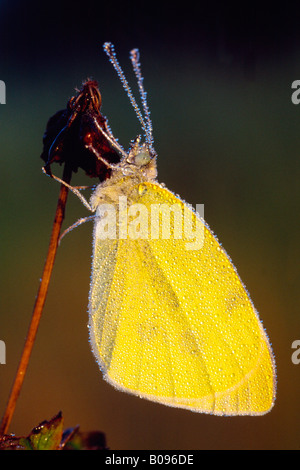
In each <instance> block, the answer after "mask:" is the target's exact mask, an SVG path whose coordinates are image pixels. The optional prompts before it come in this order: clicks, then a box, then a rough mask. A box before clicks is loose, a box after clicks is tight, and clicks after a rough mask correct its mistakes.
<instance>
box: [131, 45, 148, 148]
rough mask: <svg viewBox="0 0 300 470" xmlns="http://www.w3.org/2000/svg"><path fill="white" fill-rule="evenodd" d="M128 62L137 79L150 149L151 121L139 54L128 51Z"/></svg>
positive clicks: (137, 51)
mask: <svg viewBox="0 0 300 470" xmlns="http://www.w3.org/2000/svg"><path fill="white" fill-rule="evenodd" d="M130 60H131V63H132V66H133V70H134V73H135V76H136V79H137V83H138V87H139V91H140V96H141V101H142V105H143V110H144V113H145V119H146V124H147V127H146V142H147V143H148V145H149V146H150V147H151V148H152V145H153V137H152V121H151V119H150V111H149V108H148V104H147V93H146V91H145V89H144V85H143V81H144V77H143V76H142V71H141V64H140V53H139V50H138V49H132V51H130Z"/></svg>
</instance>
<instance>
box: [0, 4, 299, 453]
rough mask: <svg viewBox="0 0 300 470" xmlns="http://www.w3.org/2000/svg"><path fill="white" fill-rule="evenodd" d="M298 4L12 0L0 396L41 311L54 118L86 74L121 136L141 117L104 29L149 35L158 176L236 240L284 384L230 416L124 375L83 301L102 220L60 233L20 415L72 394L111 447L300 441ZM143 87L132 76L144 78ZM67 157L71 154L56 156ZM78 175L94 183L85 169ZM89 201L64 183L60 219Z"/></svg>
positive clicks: (33, 415) (135, 38)
mask: <svg viewBox="0 0 300 470" xmlns="http://www.w3.org/2000/svg"><path fill="white" fill-rule="evenodd" d="M298 16H299V15H298V13H297V9H293V8H291V7H290V6H285V5H281V6H278V5H277V6H276V4H274V5H273V6H272V8H270V9H268V8H267V7H265V8H264V6H263V4H262V3H261V2H260V4H259V5H255V3H253V2H252V3H251V5H250V4H249V5H247V4H246V3H244V2H243V4H242V5H241V6H240V7H237V6H236V5H232V4H230V5H229V4H227V3H226V4H225V3H220V4H216V3H214V4H213V5H212V6H210V7H209V6H207V4H206V2H205V3H203V4H202V3H201V2H184V4H182V5H180V4H179V5H177V4H176V3H174V2H164V3H162V4H161V5H159V4H156V3H155V2H154V3H153V2H152V3H151V4H150V3H149V4H147V6H146V5H143V4H141V3H134V2H123V3H122V4H118V3H107V2H103V1H89V0H87V1H86V2H76V1H73V2H67V1H61V2H58V1H52V2H48V3H43V2H36V1H32V0H30V1H26V2H25V1H11V2H8V1H6V2H4V1H2V2H0V45H1V47H0V79H1V80H4V81H5V83H6V87H7V96H6V100H7V103H6V104H5V105H0V178H1V198H0V201H1V283H0V286H1V290H0V301H1V312H0V339H1V340H3V341H5V343H6V347H7V364H6V365H0V414H2V412H3V411H4V407H5V404H6V401H7V399H8V395H9V390H10V387H11V385H12V381H13V378H14V374H15V372H16V368H17V365H18V361H19V358H20V354H21V351H22V347H23V344H24V339H25V336H26V332H27V328H28V325H29V321H30V317H31V312H32V308H33V305H34V300H35V296H36V293H37V289H38V285H39V279H40V276H41V274H42V269H43V264H44V260H45V256H46V252H47V247H48V242H49V236H50V230H51V226H52V221H53V218H54V213H55V208H56V202H57V197H58V193H59V185H58V184H57V183H56V182H55V181H53V180H50V178H47V177H46V176H44V175H43V174H42V172H41V166H42V161H41V160H40V158H39V155H40V153H41V151H42V136H43V132H44V129H45V126H46V122H47V120H48V118H49V117H50V116H51V115H52V114H54V113H55V112H56V111H57V110H58V109H62V108H64V107H65V104H66V102H67V100H68V99H69V97H70V96H72V94H73V92H74V88H75V87H80V85H81V82H82V80H84V79H85V78H87V77H93V78H95V79H97V80H98V82H99V86H100V90H101V93H102V98H103V107H102V112H103V114H104V115H106V116H107V117H108V118H109V123H110V126H111V128H112V130H113V132H114V134H115V135H116V136H118V137H119V139H120V142H121V143H122V144H123V145H124V146H125V147H126V146H127V143H128V142H129V141H130V139H132V138H133V137H135V136H136V135H137V134H138V133H139V132H140V130H139V125H138V122H137V119H136V117H135V114H134V112H133V110H132V108H131V107H130V104H129V101H128V99H127V97H126V94H125V93H124V91H123V89H122V86H121V85H120V83H119V81H118V78H117V76H116V74H115V72H114V71H113V69H112V67H111V65H110V63H109V61H108V60H107V57H106V55H105V54H104V53H103V51H102V48H101V45H102V44H103V42H105V41H112V42H114V44H115V47H116V50H117V53H118V57H119V60H120V62H121V64H122V65H123V67H124V70H125V71H126V73H127V75H128V78H129V80H130V81H131V82H133V80H134V77H133V73H132V71H131V69H130V63H129V60H128V52H129V50H130V49H132V48H133V47H138V48H139V49H140V52H141V61H142V69H143V74H144V77H145V81H144V83H145V87H146V89H147V91H148V98H149V106H150V108H151V116H152V119H153V126H154V137H155V148H156V150H157V152H158V154H159V160H158V170H159V180H160V181H161V182H164V183H165V184H166V185H167V187H168V188H169V189H171V190H172V191H174V192H175V193H177V194H180V195H181V197H182V198H184V199H185V200H186V201H188V202H189V203H192V204H196V203H204V205H205V218H206V220H207V222H208V224H209V225H210V226H211V228H212V230H213V231H214V232H215V233H216V234H217V235H218V237H219V239H220V241H221V242H222V244H223V246H224V247H225V249H226V250H227V252H228V253H229V254H230V256H231V258H232V260H233V262H234V263H235V265H236V267H237V269H238V271H239V274H240V276H241V277H242V279H243V281H244V283H245V284H246V286H247V289H248V290H249V292H250V293H251V297H252V299H253V301H254V303H255V305H256V308H257V309H258V311H259V312H260V316H261V318H262V320H263V323H264V326H265V328H266V329H267V332H268V335H269V337H270V340H271V342H272V346H273V349H274V353H275V356H276V361H277V373H278V398H277V402H276V405H275V407H274V409H273V410H272V412H271V413H269V414H268V415H266V416H263V417H236V418H220V417H213V416H208V415H201V414H197V413H191V412H188V411H185V410H176V409H174V408H168V407H164V406H162V405H158V404H154V403H151V402H148V401H144V400H140V399H138V398H135V397H133V396H129V395H127V394H125V393H121V392H118V391H116V390H115V389H113V388H112V387H111V386H110V385H108V384H107V383H106V382H104V381H103V380H102V376H101V373H100V372H99V370H98V367H97V365H96V362H95V360H94V357H93V356H92V353H91V351H90V346H89V343H88V330H87V326H86V325H87V302H88V289H89V277H90V264H91V247H92V238H91V237H92V225H91V224H86V225H85V226H81V227H80V228H78V229H76V230H74V231H73V232H71V233H70V234H69V235H68V236H67V237H66V238H65V239H64V240H63V242H62V245H61V247H60V248H59V251H58V255H57V259H56V263H55V267H54V271H53V276H52V280H51V284H50V289H49V293H48V297H47V301H46V305H45V309H44V313H43V317H42V321H41V324H40V328H39V331H38V336H37V340H36V343H35V346H34V350H33V354H32V358H31V361H30V365H29V368H28V372H27V375H26V378H25V382H24V386H23V389H22V393H21V396H20V398H19V401H18V404H17V408H16V412H15V415H14V419H13V421H12V424H11V427H10V431H11V432H14V433H16V434H17V435H21V434H22V435H24V434H27V433H28V432H29V431H30V430H31V428H32V427H34V426H35V425H37V424H38V423H39V422H41V421H42V420H44V419H50V418H51V417H52V416H53V415H55V414H56V413H57V412H58V411H59V410H62V412H63V415H64V418H65V427H68V426H75V425H77V424H80V427H81V429H82V430H85V431H88V430H102V431H103V432H105V433H106V436H107V444H108V446H109V447H110V448H111V449H268V448H271V449H298V448H299V446H300V425H299V423H300V400H299V392H300V365H299V366H297V365H294V364H293V363H292V361H291V354H292V352H293V351H292V349H291V344H292V342H293V341H294V340H295V339H300V318H299V287H297V286H298V282H299V271H300V269H299V255H300V248H299V204H300V191H299V178H300V165H299V153H300V150H299V149H300V132H299V129H300V106H296V105H294V104H292V101H291V94H292V89H291V84H292V82H293V81H294V80H297V79H300V41H299V33H298V25H299V18H298ZM133 89H134V90H136V88H135V87H134V85H133ZM55 170H56V174H58V175H59V174H61V168H59V167H57V168H54V171H55ZM73 182H74V184H89V183H90V181H89V180H88V178H87V177H86V176H85V175H84V174H83V173H82V172H79V173H78V174H77V175H75V176H74V178H73ZM85 215H89V214H87V211H86V210H85V208H84V207H83V206H82V205H81V203H80V202H79V201H78V200H77V199H76V197H75V196H73V195H69V200H68V205H67V211H66V219H65V223H64V227H65V228H66V227H68V226H69V225H71V224H72V223H73V222H75V221H76V220H77V219H78V218H80V217H84V216H85Z"/></svg>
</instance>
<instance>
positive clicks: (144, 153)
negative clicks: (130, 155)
mask: <svg viewBox="0 0 300 470" xmlns="http://www.w3.org/2000/svg"><path fill="white" fill-rule="evenodd" d="M150 160H151V155H150V153H149V150H148V149H146V148H141V149H140V150H139V151H138V153H137V154H136V155H135V156H134V163H135V165H137V166H145V165H148V163H149V162H150Z"/></svg>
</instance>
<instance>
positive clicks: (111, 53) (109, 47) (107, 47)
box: [103, 42, 149, 141]
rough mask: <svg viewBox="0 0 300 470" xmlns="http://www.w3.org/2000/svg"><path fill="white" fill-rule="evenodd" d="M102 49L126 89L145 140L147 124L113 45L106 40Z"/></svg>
mask: <svg viewBox="0 0 300 470" xmlns="http://www.w3.org/2000/svg"><path fill="white" fill-rule="evenodd" d="M103 49H104V51H105V52H106V54H107V55H108V57H109V60H110V62H111V63H112V64H113V66H114V69H115V70H116V72H117V73H118V75H119V78H120V80H121V82H122V85H123V87H124V88H125V90H126V93H127V95H128V97H129V99H130V102H131V104H132V106H133V109H134V110H135V113H136V115H137V117H138V119H139V121H140V123H141V126H142V128H143V129H144V132H145V135H146V137H147V141H148V139H149V138H148V125H146V124H145V121H144V119H143V116H142V113H141V111H140V108H139V107H138V104H137V102H136V100H135V98H134V96H133V94H132V91H131V89H130V86H129V85H128V82H127V80H126V77H125V75H124V72H123V70H122V69H121V66H120V64H119V62H118V59H117V56H116V53H115V49H114V46H113V44H111V43H110V42H106V43H105V44H104V45H103Z"/></svg>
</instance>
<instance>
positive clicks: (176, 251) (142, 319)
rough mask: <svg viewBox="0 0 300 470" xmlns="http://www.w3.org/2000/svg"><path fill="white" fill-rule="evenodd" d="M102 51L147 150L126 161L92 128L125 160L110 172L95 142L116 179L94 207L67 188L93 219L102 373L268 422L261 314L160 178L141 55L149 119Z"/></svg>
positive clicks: (270, 382) (168, 401) (95, 339)
mask: <svg viewBox="0 0 300 470" xmlns="http://www.w3.org/2000/svg"><path fill="white" fill-rule="evenodd" d="M104 50H105V52H106V53H107V55H108V56H109V59H110V61H111V62H112V64H113V66H114V68H115V70H116V71H117V73H118V75H119V77H120V80H121V82H122V84H123V86H124V88H125V90H126V92H127V95H128V97H129V99H130V101H131V104H132V106H133V108H134V110H135V112H136V115H137V117H138V119H139V120H140V123H141V126H142V129H143V131H144V142H143V141H142V137H141V136H138V137H137V138H136V139H135V140H134V141H133V142H132V143H131V146H130V149H129V151H125V150H124V148H123V147H122V146H121V145H120V144H119V143H118V141H117V139H115V137H114V136H113V134H112V132H111V130H110V129H109V128H103V127H101V126H100V125H99V124H98V123H97V120H96V118H95V119H94V125H95V127H96V128H98V131H99V133H101V134H102V135H103V136H104V137H105V139H106V141H107V142H109V143H110V145H111V146H112V148H113V149H114V150H116V151H117V152H118V153H119V154H120V156H121V160H120V162H119V163H111V162H108V161H106V160H105V159H104V158H103V156H102V155H101V153H99V152H98V151H97V149H96V148H95V147H94V146H93V145H92V143H87V144H86V145H87V148H88V149H89V151H90V152H93V153H94V155H95V156H96V157H97V159H99V161H101V162H102V163H103V164H105V165H106V166H107V168H109V169H110V170H111V174H110V177H109V178H107V179H106V180H105V181H102V182H101V183H100V184H99V185H98V186H97V187H96V189H95V190H94V192H93V194H92V195H91V198H90V201H89V202H88V201H87V200H86V199H85V198H84V197H83V196H82V194H81V193H80V191H79V190H77V189H76V188H73V187H72V186H69V185H67V184H66V183H64V184H66V185H67V186H68V187H69V188H70V189H71V190H72V191H73V192H74V193H75V194H76V195H77V196H78V197H79V198H80V199H81V201H82V202H83V204H84V205H85V206H86V207H87V208H88V209H89V210H90V211H92V212H93V213H94V215H93V216H92V219H93V220H94V235H93V261H92V275H91V285H90V292H89V335H90V342H91V347H92V351H93V353H94V355H95V357H96V360H97V362H98V364H99V367H100V369H101V371H102V373H103V376H104V378H105V379H106V380H107V381H108V382H109V383H110V384H111V385H113V386H115V387H116V388H117V389H118V390H121V391H125V392H128V393H131V394H134V395H137V396H139V397H141V398H146V399H149V400H152V401H154V402H158V403H161V404H164V405H169V406H173V407H178V408H185V409H188V410H191V411H195V412H203V413H211V414H214V415H224V416H230V415H262V414H265V413H267V412H268V411H269V410H270V409H271V408H272V407H273V405H274V401H275V395H276V370H275V360H274V356H273V353H272V349H271V345H270V342H269V340H268V337H267V334H266V332H265V330H264V328H263V326H262V323H261V321H260V319H259V316H258V313H257V311H256V309H255V307H254V305H253V303H252V301H251V299H250V296H249V294H248V292H247V290H246V288H245V286H244V284H243V283H242V281H241V279H240V277H239V275H238V273H237V270H236V268H235V266H234V265H233V263H232V261H231V259H230V258H229V256H228V254H227V253H226V251H225V250H224V248H223V247H222V245H221V244H220V243H219V241H218V239H217V238H216V236H215V235H214V234H213V232H212V231H211V230H210V228H209V226H208V225H207V223H206V222H205V221H204V219H203V218H202V217H201V216H200V215H199V214H198V213H197V212H196V211H194V210H193V208H191V206H189V205H188V204H187V203H185V202H184V201H183V200H181V199H180V198H179V197H178V196H177V195H175V194H174V193H173V192H171V191H169V190H168V189H167V188H166V187H165V186H164V185H163V184H161V183H159V182H158V180H157V169H156V159H157V155H156V152H155V150H154V147H153V137H152V123H151V120H150V112H149V108H148V105H147V100H146V92H145V90H144V86H143V77H142V73H141V66H140V62H139V52H138V50H137V49H134V50H132V51H131V53H130V58H131V62H132V66H133V69H134V72H135V75H136V79H137V83H138V87H139V93H140V98H141V102H142V106H143V108H142V109H143V113H142V112H141V111H140V108H139V106H138V104H137V102H136V100H135V98H134V96H133V94H132V91H131V89H130V87H129V85H128V82H127V79H126V77H125V75H124V73H123V70H122V69H121V67H120V65H119V62H118V60H117V57H116V54H115V50H114V46H113V45H112V44H111V43H105V44H104ZM55 178H56V179H57V180H58V181H61V180H60V179H59V178H57V177H55ZM61 182H62V181H61ZM88 219H89V220H90V219H91V217H87V218H86V220H88ZM82 221H85V220H84V219H81V220H80V221H79V223H81V222H82ZM75 225H77V224H75Z"/></svg>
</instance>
